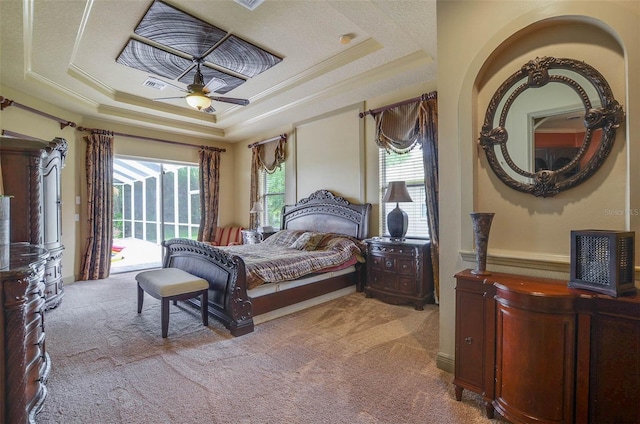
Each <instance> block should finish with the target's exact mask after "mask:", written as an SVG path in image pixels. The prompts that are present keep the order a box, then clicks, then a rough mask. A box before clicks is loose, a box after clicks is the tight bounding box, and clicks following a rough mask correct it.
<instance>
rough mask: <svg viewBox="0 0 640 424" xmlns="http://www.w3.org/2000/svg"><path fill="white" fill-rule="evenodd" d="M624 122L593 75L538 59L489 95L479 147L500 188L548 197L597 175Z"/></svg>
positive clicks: (581, 67)
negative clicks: (502, 183) (592, 175)
mask: <svg viewBox="0 0 640 424" xmlns="http://www.w3.org/2000/svg"><path fill="white" fill-rule="evenodd" d="M622 118H623V112H622V108H621V107H620V105H619V104H618V103H617V102H616V101H615V100H614V99H613V96H612V94H611V90H610V88H609V86H608V85H607V83H606V81H605V80H604V79H603V78H602V76H601V75H600V74H599V73H598V72H597V71H596V70H595V69H593V68H591V67H589V66H588V65H586V64H584V63H583V62H577V61H574V60H572V59H555V58H548V57H545V58H536V59H535V60H533V61H529V62H527V63H526V64H525V65H523V66H522V68H521V69H520V70H519V71H518V72H516V73H515V74H513V75H512V76H511V77H510V78H509V79H508V80H507V81H505V82H504V83H503V84H502V85H501V87H500V88H499V89H498V91H497V92H496V94H494V96H493V98H492V100H491V102H490V104H489V107H488V108H487V114H486V117H485V123H484V125H483V129H482V132H481V136H480V144H481V146H482V147H483V149H484V151H485V153H486V156H487V160H488V162H489V165H490V166H491V168H492V170H493V171H494V172H495V173H496V175H497V176H498V177H499V178H500V179H501V180H502V181H503V182H504V183H505V184H507V185H509V186H510V187H512V188H514V189H516V190H519V191H524V192H527V193H531V194H534V195H536V196H542V197H547V196H553V195H555V194H557V193H558V192H560V191H562V190H565V189H568V188H570V187H573V186H575V185H577V184H579V183H581V182H583V181H584V180H585V179H586V178H587V177H589V176H590V175H591V174H592V173H593V172H595V170H596V169H597V168H598V167H599V166H600V165H601V164H602V161H604V159H605V157H606V155H607V154H608V152H609V151H610V150H611V143H613V140H614V139H615V128H617V127H618V125H619V123H620V122H621V120H622Z"/></svg>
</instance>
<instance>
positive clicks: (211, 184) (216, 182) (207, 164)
mask: <svg viewBox="0 0 640 424" xmlns="http://www.w3.org/2000/svg"><path fill="white" fill-rule="evenodd" d="M198 157H199V166H200V227H199V228H198V241H214V240H215V238H216V227H217V226H218V203H219V193H220V150H219V149H210V148H207V147H202V148H200V150H199V152H198Z"/></svg>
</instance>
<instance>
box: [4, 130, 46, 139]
mask: <svg viewBox="0 0 640 424" xmlns="http://www.w3.org/2000/svg"><path fill="white" fill-rule="evenodd" d="M2 135H6V136H7V137H11V138H20V139H22V140H33V141H43V142H44V140H42V139H39V138H36V137H32V136H30V135H26V134H20V133H17V132H13V131H9V130H2Z"/></svg>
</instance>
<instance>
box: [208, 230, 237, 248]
mask: <svg viewBox="0 0 640 424" xmlns="http://www.w3.org/2000/svg"><path fill="white" fill-rule="evenodd" d="M243 229H244V228H242V227H218V228H216V237H215V240H213V241H212V242H210V244H212V245H214V246H233V245H237V244H242V230H243Z"/></svg>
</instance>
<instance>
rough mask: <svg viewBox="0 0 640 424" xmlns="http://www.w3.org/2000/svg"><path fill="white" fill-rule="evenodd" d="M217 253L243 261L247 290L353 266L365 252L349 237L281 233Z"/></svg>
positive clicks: (360, 259) (331, 234)
mask: <svg viewBox="0 0 640 424" xmlns="http://www.w3.org/2000/svg"><path fill="white" fill-rule="evenodd" d="M220 249H223V250H224V251H225V252H228V253H231V254H234V255H238V256H240V257H241V258H242V259H243V261H244V263H245V266H246V273H247V289H252V288H255V287H258V286H259V285H261V284H263V283H273V282H280V281H287V280H295V279H296V278H300V277H303V276H305V275H308V274H313V273H317V272H322V271H323V270H327V269H335V268H336V267H339V266H341V265H343V264H346V263H350V262H351V263H353V261H354V258H355V260H357V261H358V262H364V256H365V251H366V250H365V247H364V244H363V243H362V241H360V240H358V239H356V238H353V237H348V236H344V235H339V234H334V233H317V232H305V231H301V230H282V231H279V232H277V233H276V234H274V235H272V236H271V237H269V238H268V239H266V240H265V241H263V242H262V243H258V244H246V245H240V246H228V247H220Z"/></svg>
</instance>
